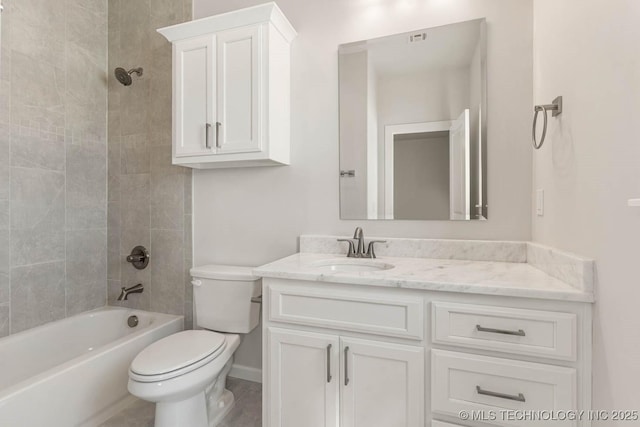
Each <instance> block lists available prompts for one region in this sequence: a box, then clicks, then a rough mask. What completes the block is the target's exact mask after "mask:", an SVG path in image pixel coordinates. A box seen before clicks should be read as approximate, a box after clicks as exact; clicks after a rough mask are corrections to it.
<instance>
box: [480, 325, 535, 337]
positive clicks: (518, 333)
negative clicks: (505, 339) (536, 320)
mask: <svg viewBox="0 0 640 427" xmlns="http://www.w3.org/2000/svg"><path fill="white" fill-rule="evenodd" d="M476 331H478V332H490V333H492V334H503V335H516V336H518V337H524V336H525V335H526V334H525V333H524V331H523V330H522V329H518V330H517V331H507V330H505V329H493V328H483V327H482V326H480V325H476Z"/></svg>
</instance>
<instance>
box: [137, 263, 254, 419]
mask: <svg viewBox="0 0 640 427" xmlns="http://www.w3.org/2000/svg"><path fill="white" fill-rule="evenodd" d="M251 270H252V268H250V267H235V266H226V265H206V266H203V267H197V268H193V269H191V276H192V277H193V281H192V282H191V283H192V284H193V299H194V308H195V313H194V324H195V325H196V326H199V327H200V328H204V330H189V331H182V332H178V333H177V334H173V335H170V336H168V337H166V338H163V339H161V340H159V341H156V342H154V343H153V344H151V345H150V346H148V347H147V348H145V349H144V350H142V351H141V352H140V354H138V355H137V356H136V358H135V359H134V360H133V362H131V366H130V368H129V387H128V388H129V392H130V393H131V394H133V395H134V396H136V397H138V398H140V399H143V400H147V401H149V402H155V403H156V421H155V426H156V427H179V426H189V427H213V426H215V425H217V424H218V423H219V422H220V421H221V420H222V419H223V418H224V417H225V415H227V413H228V412H229V411H230V410H231V407H232V406H233V402H234V397H233V394H232V393H231V392H230V391H229V390H226V389H225V384H226V379H227V374H228V373H229V370H230V369H231V364H232V362H233V353H234V351H235V350H236V348H238V345H240V336H239V335H237V334H246V333H248V332H251V331H252V330H253V329H254V328H255V327H256V326H257V325H258V320H259V317H260V303H259V302H252V298H256V297H258V296H260V294H261V293H262V289H261V286H260V279H259V278H258V277H256V276H254V275H253V274H251Z"/></svg>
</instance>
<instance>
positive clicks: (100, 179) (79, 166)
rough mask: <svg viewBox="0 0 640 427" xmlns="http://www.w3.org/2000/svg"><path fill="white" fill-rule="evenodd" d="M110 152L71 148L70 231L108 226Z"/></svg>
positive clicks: (91, 147) (92, 146)
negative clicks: (108, 162)
mask: <svg viewBox="0 0 640 427" xmlns="http://www.w3.org/2000/svg"><path fill="white" fill-rule="evenodd" d="M106 150H107V148H106V146H105V145H101V144H80V145H75V144H72V145H68V146H67V179H66V189H67V229H69V230H77V229H88V228H106V226H107V152H106Z"/></svg>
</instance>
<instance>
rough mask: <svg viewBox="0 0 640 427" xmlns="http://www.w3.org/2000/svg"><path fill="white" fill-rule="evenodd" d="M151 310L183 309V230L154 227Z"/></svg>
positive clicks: (180, 310) (152, 235)
mask: <svg viewBox="0 0 640 427" xmlns="http://www.w3.org/2000/svg"><path fill="white" fill-rule="evenodd" d="M150 250H151V252H152V254H153V260H154V263H153V265H152V266H151V283H152V292H151V301H150V302H151V305H150V308H151V310H152V311H159V312H162V313H169V314H183V313H184V297H185V294H184V268H183V262H184V258H183V257H184V244H183V233H182V231H175V230H151V248H150Z"/></svg>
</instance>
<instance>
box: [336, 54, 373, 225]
mask: <svg viewBox="0 0 640 427" xmlns="http://www.w3.org/2000/svg"><path fill="white" fill-rule="evenodd" d="M367 56H368V55H367V52H366V51H363V52H358V53H352V54H349V55H340V76H339V78H340V90H341V91H342V93H341V102H342V105H341V108H340V135H342V138H343V139H344V142H345V143H344V144H342V149H341V150H340V167H341V169H344V170H355V172H356V174H355V176H354V177H341V178H340V216H341V218H344V219H349V218H352V219H356V218H366V217H367V133H368V132H367V128H368V118H367V111H368V105H367V103H368V101H367V100H368V93H367V92H368V89H369V87H368V86H369V85H368V80H369V79H368V76H367V73H368V60H367Z"/></svg>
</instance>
